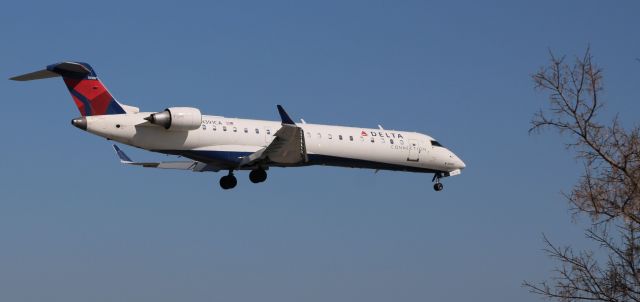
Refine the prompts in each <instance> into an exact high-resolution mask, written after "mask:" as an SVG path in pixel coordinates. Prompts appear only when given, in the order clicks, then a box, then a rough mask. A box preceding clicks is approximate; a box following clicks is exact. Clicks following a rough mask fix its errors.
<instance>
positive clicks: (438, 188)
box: [431, 173, 444, 192]
mask: <svg viewBox="0 0 640 302" xmlns="http://www.w3.org/2000/svg"><path fill="white" fill-rule="evenodd" d="M440 178H442V174H440V173H436V174H434V175H433V180H431V181H432V182H433V181H435V182H436V183H435V184H433V189H434V190H436V192H439V191H442V189H444V185H442V183H441V182H440Z"/></svg>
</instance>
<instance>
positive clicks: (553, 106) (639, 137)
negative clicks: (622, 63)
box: [524, 48, 640, 301]
mask: <svg viewBox="0 0 640 302" xmlns="http://www.w3.org/2000/svg"><path fill="white" fill-rule="evenodd" d="M566 61H567V60H566V58H565V57H557V56H555V55H554V54H553V53H550V62H549V65H548V66H545V67H543V68H541V69H540V70H539V71H538V72H537V73H535V74H534V75H533V76H532V78H533V81H534V83H535V87H536V89H538V90H539V91H542V92H545V93H548V95H549V98H548V106H547V107H546V108H545V109H542V110H540V111H539V112H538V113H536V114H535V115H534V117H533V119H532V121H531V124H532V127H531V129H530V130H529V131H530V132H538V131H540V130H542V129H545V128H551V129H554V130H557V131H559V132H560V133H561V134H563V135H565V136H566V137H567V139H568V141H567V143H566V145H567V147H568V148H569V149H570V150H572V151H573V152H575V154H576V158H577V159H578V160H579V161H580V162H581V163H582V164H583V165H584V172H583V174H582V176H581V177H580V179H579V180H578V182H577V183H576V184H575V186H574V187H573V189H572V190H571V192H570V193H568V194H564V197H565V198H566V199H567V201H568V202H569V205H570V207H571V210H572V213H573V214H574V215H576V216H586V217H588V218H589V221H590V226H589V227H588V228H587V229H586V231H585V234H586V236H587V238H588V239H590V240H592V241H593V242H594V243H596V244H597V246H598V248H597V249H595V250H586V251H576V250H575V249H573V248H571V247H569V246H566V247H562V246H558V245H555V244H552V243H551V242H550V241H549V240H548V239H547V237H546V236H545V237H544V242H545V245H546V249H545V251H546V252H547V253H548V255H549V256H550V257H551V258H553V259H554V260H556V261H557V262H558V263H559V264H558V267H557V268H556V269H555V271H554V274H553V276H552V277H551V278H550V279H549V280H547V281H543V282H539V283H532V282H529V281H525V282H524V286H525V287H526V288H528V289H529V290H530V291H531V292H533V293H536V294H540V295H542V296H545V297H547V298H550V299H554V300H559V301H585V300H586V301H640V234H639V233H640V188H639V187H640V127H638V126H635V127H634V128H632V129H625V127H623V126H622V125H621V123H620V121H619V119H618V117H615V118H614V119H613V120H611V121H609V122H606V123H603V122H601V121H599V118H600V116H599V114H600V113H601V111H602V108H603V102H602V100H601V98H602V91H603V82H602V79H603V77H602V70H601V69H600V68H598V67H597V66H596V65H595V64H594V63H593V56H592V54H591V51H590V49H589V48H587V50H586V52H585V54H584V55H583V56H582V57H577V58H575V59H574V60H572V62H570V63H567V62H566ZM634 122H635V121H634Z"/></svg>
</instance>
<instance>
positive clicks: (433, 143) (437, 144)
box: [431, 141, 444, 148]
mask: <svg viewBox="0 0 640 302" xmlns="http://www.w3.org/2000/svg"><path fill="white" fill-rule="evenodd" d="M431 145H432V146H434V147H443V148H444V146H443V145H442V144H440V143H439V142H438V141H431Z"/></svg>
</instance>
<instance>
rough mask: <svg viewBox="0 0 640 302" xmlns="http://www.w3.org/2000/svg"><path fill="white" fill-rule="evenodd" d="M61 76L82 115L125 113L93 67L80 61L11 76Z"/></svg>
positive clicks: (20, 79)
mask: <svg viewBox="0 0 640 302" xmlns="http://www.w3.org/2000/svg"><path fill="white" fill-rule="evenodd" d="M59 76H61V77H62V79H63V80H64V83H65V84H66V85H67V88H68V89H69V93H71V97H72V98H73V101H74V102H75V103H76V107H78V110H79V111H80V114H82V116H92V115H107V114H125V113H127V111H126V110H125V109H124V108H123V106H122V104H120V103H118V101H116V99H115V98H114V97H113V96H112V95H111V93H109V90H107V88H106V87H105V86H104V85H103V84H102V82H101V81H100V80H99V79H98V76H97V75H96V73H95V71H94V70H93V68H92V67H91V66H90V65H89V64H87V63H82V62H60V63H56V64H51V65H49V66H47V68H46V69H43V70H39V71H36V72H31V73H27V74H23V75H20V76H16V77H13V78H11V79H12V80H16V81H31V80H39V79H45V78H51V77H59Z"/></svg>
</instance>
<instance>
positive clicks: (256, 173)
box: [249, 169, 267, 184]
mask: <svg viewBox="0 0 640 302" xmlns="http://www.w3.org/2000/svg"><path fill="white" fill-rule="evenodd" d="M249 180H251V182H252V183H254V184H257V183H260V182H263V181H265V180H267V171H265V170H264V169H256V170H252V171H251V173H249Z"/></svg>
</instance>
